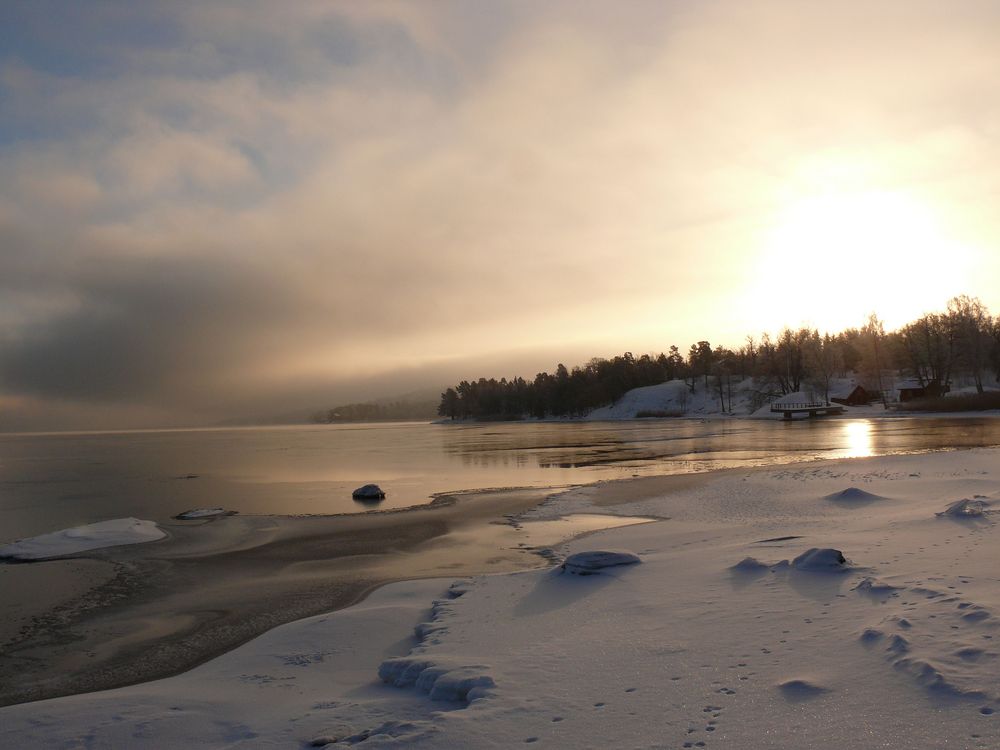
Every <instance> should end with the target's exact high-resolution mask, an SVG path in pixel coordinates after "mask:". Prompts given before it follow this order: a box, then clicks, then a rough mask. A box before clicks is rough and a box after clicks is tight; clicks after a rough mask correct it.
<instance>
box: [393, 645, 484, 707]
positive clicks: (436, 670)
mask: <svg viewBox="0 0 1000 750" xmlns="http://www.w3.org/2000/svg"><path fill="white" fill-rule="evenodd" d="M378 676H379V679H381V680H382V682H385V683H388V684H389V685H393V686H395V687H415V688H416V689H417V690H420V691H422V692H424V693H427V695H428V696H430V699H431V700H433V701H453V702H461V703H471V702H472V701H474V700H476V699H477V698H482V697H485V696H486V695H487V694H488V691H489V690H490V688H494V687H496V683H495V682H494V681H493V678H492V677H491V676H490V675H489V667H488V666H486V665H484V664H462V663H460V662H453V661H452V662H448V661H441V660H437V659H428V658H426V657H423V656H419V655H418V656H398V657H394V658H392V659H386V660H385V661H383V662H382V664H380V665H379V668H378Z"/></svg>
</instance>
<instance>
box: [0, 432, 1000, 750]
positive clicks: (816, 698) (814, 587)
mask: <svg viewBox="0 0 1000 750" xmlns="http://www.w3.org/2000/svg"><path fill="white" fill-rule="evenodd" d="M998 460H1000V450H997V449H980V450H972V451H956V452H942V453H933V454H924V455H911V456H894V457H886V458H875V459H858V460H850V461H836V462H822V463H811V464H806V465H795V466H788V467H779V468H768V469H759V470H750V471H744V470H730V471H726V472H720V473H718V474H715V475H712V476H709V477H702V478H701V479H700V480H699V481H681V480H683V479H684V478H682V477H665V478H651V479H643V480H637V481H635V482H609V483H602V484H597V485H591V486H587V487H582V488H577V489H574V490H571V491H569V492H567V493H564V494H563V495H561V496H557V497H556V498H554V499H552V500H550V501H548V502H546V503H545V504H543V505H542V506H540V507H538V508H537V509H535V510H533V511H531V512H529V513H528V514H527V515H528V516H529V517H530V518H535V519H541V518H554V517H558V516H562V515H565V514H566V513H575V512H591V513H592V512H601V513H614V514H628V515H639V514H642V515H649V516H656V517H660V518H664V519H665V520H663V521H660V522H658V523H650V524H643V525H638V526H630V527H623V528H619V529H615V530H611V531H605V532H601V533H599V534H597V535H592V536H589V537H586V538H583V539H579V540H577V541H574V542H572V543H570V544H568V545H563V547H561V548H560V549H559V550H558V551H559V552H560V553H562V554H566V553H568V552H571V551H583V550H587V549H602V548H605V549H606V548H617V549H626V550H631V551H633V552H635V553H637V554H638V555H639V556H640V558H641V560H642V564H640V565H630V566H621V567H616V568H612V569H609V570H607V571H605V572H603V573H602V574H599V575H590V576H575V575H571V574H569V573H566V572H561V571H560V570H559V568H558V567H557V566H555V567H552V568H548V569H543V570H537V571H530V572H526V573H518V574H507V575H496V576H482V577H477V578H474V579H470V580H464V581H459V582H453V581H451V580H423V581H412V582H405V583H397V584H392V585H390V586H387V587H384V588H382V589H380V590H379V591H377V592H376V593H375V594H373V595H372V596H371V597H369V598H368V599H367V600H366V601H365V602H363V603H361V604H359V605H357V606H355V607H352V608H349V609H346V610H341V611H339V612H335V613H332V614H328V615H322V616H319V617H314V618H310V619H307V620H302V621H299V622H295V623H291V624H289V625H285V626H282V627H280V628H277V629H275V630H273V631H271V632H269V633H267V634H265V635H263V636H261V637H259V638H257V639H255V640H254V641H251V642H250V643H248V644H246V645H245V646H243V647H241V648H239V649H237V650H235V651H233V652H230V653H228V654H226V655H225V656H223V657H220V658H218V659H216V660H213V661H211V662H209V663H207V664H204V665H202V666H201V667H198V668H197V669H194V670H192V671H190V672H188V673H186V674H183V675H180V676H178V677H174V678H170V679H166V680H159V681H156V682H151V683H145V684H141V685H136V686H132V687H128V688H122V689H118V690H113V691H106V692H102V693H93V694H87V695H79V696H73V697H68V698H60V699H53V700H49V701H43V702H38V703H31V704H24V705H20V706H13V707H8V708H4V709H0V727H2V729H0V743H2V744H3V745H4V746H7V747H19V748H35V747H39V748H40V747H46V748H53V747H54V748H71V747H118V746H121V747H125V746H127V747H148V748H154V747H155V748H172V747H184V748H202V747H204V748H208V747H213V748H217V747H255V748H256V747H295V746H304V745H308V744H309V743H316V744H322V743H323V742H326V741H329V740H333V739H337V740H339V742H338V744H336V745H333V746H334V747H336V746H343V745H350V744H356V743H360V742H362V741H363V742H364V746H365V747H395V746H399V745H402V744H405V745H406V746H407V747H435V748H437V747H441V748H444V747H477V748H480V747H484V748H491V747H497V748H500V747H512V746H520V745H522V744H530V745H535V744H536V743H537V745H538V746H547V747H567V748H569V747H574V748H576V747H593V748H597V747H630V748H631V747H635V748H640V747H641V748H653V747H730V748H751V747H752V748H827V747H829V748H842V747H890V748H925V747H926V748H930V747H956V748H973V747H996V746H997V743H998V742H1000V645H998V644H1000V587H998V586H997V578H996V569H997V564H998V562H1000V552H998V546H997V544H996V538H995V536H996V534H997V533H998V532H997V527H996V525H995V522H994V520H993V510H994V508H997V509H1000V470H998V468H997V467H998V466H1000V462H998ZM963 499H969V500H975V501H977V502H975V503H972V504H966V506H965V507H970V506H971V507H975V508H977V509H978V510H979V511H981V514H964V513H958V514H955V513H952V514H945V515H938V513H940V512H942V511H945V510H946V509H947V508H949V506H951V507H955V503H956V501H960V500H963ZM626 501H627V502H626ZM810 548H818V549H820V550H823V549H836V550H841V551H842V552H843V555H844V557H845V558H846V561H845V563H843V564H840V563H839V562H838V561H839V557H838V556H837V555H835V554H832V553H830V554H827V553H820V554H819V555H818V557H817V556H813V557H808V556H807V557H799V556H800V555H802V553H804V552H806V551H807V550H809V549H810ZM748 558H749V559H748ZM795 558H799V560H797V561H796V562H795V564H786V563H784V562H783V561H792V560H795ZM817 559H818V560H819V561H820V562H821V563H822V565H820V566H819V569H818V570H817V569H815V568H816V566H815V565H811V564H809V561H810V560H813V561H815V560H817ZM830 565H832V568H831V567H829V566H830ZM407 670H408V671H407ZM380 673H381V675H382V677H383V678H384V679H386V680H389V681H390V682H384V681H383V680H382V679H380V678H379V675H380ZM406 675H409V676H408V677H406ZM401 676H402V677H403V678H402V679H401ZM396 682H398V683H399V684H400V685H401V686H398V687H397V686H396V685H394V684H390V683H396ZM435 688H439V689H437V690H435ZM431 695H434V696H435V697H438V698H443V699H444V700H432V699H431V697H430V696H431Z"/></svg>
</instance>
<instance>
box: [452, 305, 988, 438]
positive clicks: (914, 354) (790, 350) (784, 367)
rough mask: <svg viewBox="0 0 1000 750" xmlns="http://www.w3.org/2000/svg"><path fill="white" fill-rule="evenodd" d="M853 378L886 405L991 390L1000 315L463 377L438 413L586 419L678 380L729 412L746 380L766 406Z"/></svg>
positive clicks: (951, 309)
mask: <svg viewBox="0 0 1000 750" xmlns="http://www.w3.org/2000/svg"><path fill="white" fill-rule="evenodd" d="M848 373H854V374H855V375H856V376H858V377H859V378H860V379H861V380H862V382H863V383H864V384H865V386H866V388H868V390H870V391H871V392H873V393H876V394H881V395H882V398H883V399H884V398H885V393H886V391H887V390H888V389H890V388H891V387H892V382H893V380H894V379H896V378H898V377H905V378H912V379H913V380H915V381H918V382H919V383H920V385H922V386H927V385H930V384H932V383H933V384H937V385H940V386H944V387H945V388H947V387H948V386H950V385H951V384H952V383H953V382H954V381H955V380H956V379H957V378H960V377H962V378H967V379H968V380H969V381H970V382H972V383H974V384H975V387H976V390H977V391H978V392H979V393H983V392H984V389H985V386H986V384H987V383H988V382H990V381H992V382H998V381H1000V318H998V317H994V316H993V315H992V314H991V313H990V311H989V310H988V309H987V307H986V305H984V304H983V303H982V302H981V301H980V300H979V299H977V298H975V297H969V296H966V295H962V296H959V297H955V298H953V299H952V300H950V301H949V302H948V305H947V308H946V309H945V310H944V311H942V312H935V313H927V314H925V315H922V316H921V317H920V318H918V319H917V320H914V321H912V322H910V323H907V324H906V325H904V326H902V327H901V328H899V329H898V330H895V331H888V332H887V331H886V330H885V327H884V325H883V323H882V321H881V320H879V318H878V317H877V316H876V315H875V314H872V315H870V316H869V317H868V319H867V320H866V321H865V322H864V324H863V325H861V326H860V327H857V328H848V329H846V330H844V331H841V332H840V333H837V334H829V333H827V334H820V333H819V332H818V331H817V330H816V329H813V328H799V329H797V330H793V329H791V328H785V329H784V330H782V331H781V332H780V333H778V334H777V335H775V336H770V335H769V334H766V333H765V334H763V335H761V336H760V337H759V338H754V337H753V336H747V337H746V339H745V340H744V343H743V344H742V345H741V346H739V347H736V348H728V347H725V346H718V345H717V346H712V345H711V343H709V342H708V341H698V342H696V343H694V344H691V346H690V347H689V348H688V350H687V353H686V355H685V354H682V353H681V351H680V349H678V347H677V346H671V347H670V348H669V349H668V351H667V352H665V353H664V352H661V353H659V354H642V355H640V356H638V357H637V356H635V355H633V354H632V353H631V352H625V353H624V354H622V355H620V356H616V357H613V358H611V359H603V358H594V359H591V360H590V361H589V362H587V363H586V364H585V365H581V366H577V367H574V368H572V369H568V368H567V367H566V366H565V365H563V364H559V365H558V366H557V367H556V369H555V372H553V373H548V372H540V373H538V374H537V375H536V376H535V377H534V379H533V380H531V381H528V380H525V379H524V378H522V377H518V376H515V377H513V378H511V379H507V378H501V379H500V380H497V379H496V378H489V379H486V378H479V379H478V380H474V381H468V380H463V381H462V382H461V383H459V384H458V385H456V386H453V387H451V388H448V389H447V390H445V391H444V393H442V394H441V401H440V404H439V406H438V414H439V415H440V416H443V417H450V418H452V419H488V420H511V419H522V418H525V417H537V418H540V419H541V418H545V417H574V416H583V415H585V414H587V413H588V412H590V411H592V410H593V409H596V408H598V407H601V406H606V405H608V404H613V403H614V402H615V401H617V400H618V399H620V398H621V397H622V396H623V395H624V394H625V393H626V392H627V391H629V390H631V389H633V388H639V387H642V386H647V385H655V384H657V383H663V382H665V381H668V380H675V379H677V380H684V381H685V383H686V384H687V386H688V388H689V389H690V392H691V393H694V392H695V390H696V387H697V386H698V385H699V384H700V385H701V386H702V387H703V388H704V389H705V390H712V391H713V392H714V393H715V395H716V396H717V398H718V399H719V402H720V404H721V405H722V410H723V411H727V410H730V409H731V408H732V391H733V387H734V384H736V383H740V382H743V381H744V380H745V379H746V378H752V379H753V383H754V384H755V391H756V392H757V393H758V394H759V398H760V404H761V405H762V404H763V403H766V402H767V401H768V400H770V399H771V398H774V397H777V396H781V395H784V394H786V393H792V392H796V391H800V390H802V389H803V388H804V387H808V388H810V389H812V390H814V391H815V392H816V393H819V394H822V395H823V396H824V398H826V399H827V400H828V399H829V396H830V387H831V382H832V381H833V380H834V379H835V378H840V377H846V376H847V375H848ZM727 404H728V408H727Z"/></svg>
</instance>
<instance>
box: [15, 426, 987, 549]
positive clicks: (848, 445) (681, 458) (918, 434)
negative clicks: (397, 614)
mask: <svg viewBox="0 0 1000 750" xmlns="http://www.w3.org/2000/svg"><path fill="white" fill-rule="evenodd" d="M997 444H1000V420H995V419H988V418H986V419H980V418H969V419H887V420H879V421H870V420H830V421H806V422H796V423H789V424H786V423H781V422H769V421H749V420H732V421H726V420H710V421H698V420H656V421H635V422H589V423H539V424H524V423H520V424H465V425H434V424H423V423H399V424H355V425H335V426H328V425H322V426H306V427H276V428H245V429H225V430H221V429H219V430H178V431H160V432H123V433H89V434H82V433H78V434H50V435H4V436H0V541H9V540H13V539H16V538H20V537H24V536H30V535H33V534H39V533H43V532H46V531H51V530H54V529H60V528H66V527H70V526H74V525H78V524H83V523H91V522H94V521H99V520H105V519H110V518H119V517H124V516H136V517H139V518H148V519H152V520H166V519H168V518H170V517H171V516H173V515H175V514H177V513H179V512H181V511H184V510H187V509H189V508H194V507H214V506H224V507H226V508H228V509H231V510H236V511H238V512H240V513H259V514H333V513H354V512H363V511H367V510H370V509H372V507H378V508H380V509H391V508H403V507H408V506H412V505H418V504H423V503H427V502H430V500H431V499H432V495H434V494H435V493H442V492H455V491H460V490H467V489H483V488H493V487H547V486H558V485H568V484H584V483H588V482H594V481H598V480H607V479H624V478H630V477H636V476H650V475H657V474H679V473H687V472H700V471H710V470H713V469H720V468H728V467H741V466H763V465H773V464H781V463H787V462H792V461H806V460H814V459H820V458H848V457H864V456H874V455H886V454H892V453H903V452H911V451H924V450H936V449H944V448H964V447H976V446H987V445H997ZM368 482H376V483H378V484H380V485H381V486H382V488H383V489H384V490H385V491H386V493H387V495H388V496H387V498H386V500H385V501H384V502H382V503H380V504H379V505H377V506H370V505H363V504H360V503H356V502H354V501H353V500H352V499H351V490H353V489H354V488H355V487H358V486H360V485H362V484H366V483H368Z"/></svg>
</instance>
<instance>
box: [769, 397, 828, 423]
mask: <svg viewBox="0 0 1000 750" xmlns="http://www.w3.org/2000/svg"><path fill="white" fill-rule="evenodd" d="M771 411H772V412H776V413H778V412H780V413H781V414H782V419H791V418H792V415H793V414H806V415H808V418H809V419H812V418H814V417H830V416H833V415H834V414H843V413H844V407H843V406H837V405H830V404H826V403H823V402H822V401H802V402H799V403H794V402H793V403H787V404H771Z"/></svg>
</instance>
